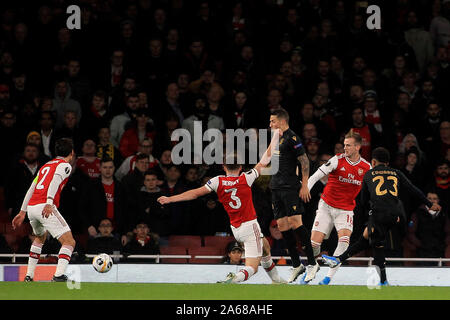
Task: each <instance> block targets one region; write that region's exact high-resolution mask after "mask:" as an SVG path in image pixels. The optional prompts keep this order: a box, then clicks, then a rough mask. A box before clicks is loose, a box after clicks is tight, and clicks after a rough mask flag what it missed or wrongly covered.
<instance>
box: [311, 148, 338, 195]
mask: <svg viewBox="0 0 450 320" xmlns="http://www.w3.org/2000/svg"><path fill="white" fill-rule="evenodd" d="M338 163H339V161H338V158H337V157H336V156H334V157H333V158H331V159H330V160H328V162H327V163H325V164H323V165H321V166H320V167H319V169H317V171H316V172H315V173H314V174H313V175H312V176H311V177H309V179H308V189H309V190H311V189H312V187H313V186H314V185H315V184H316V182H317V181H319V180H320V179H322V178H323V177H325V176H326V175H328V174H330V173H331V172H333V171H334V170H336V169H337V166H338Z"/></svg>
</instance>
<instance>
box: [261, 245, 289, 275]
mask: <svg viewBox="0 0 450 320" xmlns="http://www.w3.org/2000/svg"><path fill="white" fill-rule="evenodd" d="M261 266H262V267H263V268H264V270H266V272H267V274H268V275H269V277H270V279H272V283H286V280H284V279H282V278H281V277H280V275H279V274H278V270H277V268H276V267H275V263H274V262H273V260H272V256H271V255H270V245H269V241H267V239H266V238H263V256H262V258H261Z"/></svg>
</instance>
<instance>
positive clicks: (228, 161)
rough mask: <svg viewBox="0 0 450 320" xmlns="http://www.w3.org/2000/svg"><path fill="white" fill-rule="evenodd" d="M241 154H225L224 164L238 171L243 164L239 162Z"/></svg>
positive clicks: (229, 168)
mask: <svg viewBox="0 0 450 320" xmlns="http://www.w3.org/2000/svg"><path fill="white" fill-rule="evenodd" d="M239 162H240V161H239V156H238V154H237V153H236V152H234V153H232V154H229V155H227V156H225V159H224V161H223V166H224V167H225V168H227V169H228V170H231V171H236V170H238V169H240V168H241V167H242V164H240V163H239Z"/></svg>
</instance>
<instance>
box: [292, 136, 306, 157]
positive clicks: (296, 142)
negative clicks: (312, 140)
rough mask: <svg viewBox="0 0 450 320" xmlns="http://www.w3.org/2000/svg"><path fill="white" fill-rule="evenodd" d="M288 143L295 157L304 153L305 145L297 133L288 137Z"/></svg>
mask: <svg viewBox="0 0 450 320" xmlns="http://www.w3.org/2000/svg"><path fill="white" fill-rule="evenodd" d="M289 144H290V145H291V147H292V148H293V149H294V152H295V155H296V156H297V157H299V156H302V155H304V154H305V153H306V150H305V146H304V145H303V143H302V140H301V139H300V137H299V136H298V135H296V134H295V135H293V136H292V137H291V138H289Z"/></svg>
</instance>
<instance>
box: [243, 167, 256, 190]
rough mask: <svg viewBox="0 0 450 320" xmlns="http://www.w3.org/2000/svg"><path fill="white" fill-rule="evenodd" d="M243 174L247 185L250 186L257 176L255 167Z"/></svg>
mask: <svg viewBox="0 0 450 320" xmlns="http://www.w3.org/2000/svg"><path fill="white" fill-rule="evenodd" d="M244 175H245V179H246V180H247V184H248V186H249V187H251V186H252V184H253V182H255V180H256V179H257V178H258V177H259V174H258V171H257V170H256V169H255V168H253V169H252V170H250V171H248V172H245V173H244Z"/></svg>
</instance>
